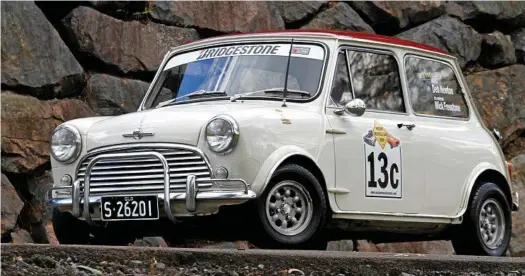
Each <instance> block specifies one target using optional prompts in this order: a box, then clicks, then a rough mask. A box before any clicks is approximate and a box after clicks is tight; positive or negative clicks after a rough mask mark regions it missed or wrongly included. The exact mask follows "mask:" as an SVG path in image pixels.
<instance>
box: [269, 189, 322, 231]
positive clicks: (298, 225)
mask: <svg viewBox="0 0 525 276" xmlns="http://www.w3.org/2000/svg"><path fill="white" fill-rule="evenodd" d="M265 211H266V218H267V219H268V222H269V223H270V225H271V226H272V228H273V229H274V230H275V231H277V232H279V233H280V234H283V235H287V236H291V235H297V234H299V233H301V232H302V231H304V229H306V227H307V226H308V225H309V224H310V222H311V220H312V212H313V206H312V198H311V196H310V193H309V192H308V191H307V190H306V189H304V188H303V187H302V186H301V185H300V184H299V183H297V182H295V181H291V180H285V181H282V182H280V183H278V184H277V185H275V187H273V188H272V190H271V191H270V192H269V193H268V196H267V198H266V209H265Z"/></svg>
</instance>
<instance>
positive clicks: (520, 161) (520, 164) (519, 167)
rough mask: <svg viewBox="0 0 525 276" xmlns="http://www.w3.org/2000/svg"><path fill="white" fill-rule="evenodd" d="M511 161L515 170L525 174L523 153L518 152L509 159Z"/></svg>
mask: <svg viewBox="0 0 525 276" xmlns="http://www.w3.org/2000/svg"><path fill="white" fill-rule="evenodd" d="M511 163H512V165H513V167H514V170H515V171H516V172H518V171H519V172H522V173H523V174H525V154H520V155H518V156H516V157H514V158H512V159H511Z"/></svg>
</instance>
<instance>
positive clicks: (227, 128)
mask: <svg viewBox="0 0 525 276" xmlns="http://www.w3.org/2000/svg"><path fill="white" fill-rule="evenodd" d="M205 136H206V142H207V143H208V147H209V148H210V150H212V151H213V152H216V153H222V154H228V153H230V152H231V151H232V150H233V149H234V148H235V145H236V144H237V140H238V139H239V126H238V125H237V123H236V122H235V120H234V119H233V118H231V117H230V116H226V115H220V116H216V117H214V118H213V119H211V120H210V121H209V122H208V124H207V125H206V135H205Z"/></svg>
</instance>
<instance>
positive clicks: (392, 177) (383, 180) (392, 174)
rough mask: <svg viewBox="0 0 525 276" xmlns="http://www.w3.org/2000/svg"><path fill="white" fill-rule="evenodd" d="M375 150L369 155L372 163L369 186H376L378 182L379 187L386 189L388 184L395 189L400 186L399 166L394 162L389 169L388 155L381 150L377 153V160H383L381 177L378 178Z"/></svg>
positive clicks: (368, 158)
mask: <svg viewBox="0 0 525 276" xmlns="http://www.w3.org/2000/svg"><path fill="white" fill-rule="evenodd" d="M374 153H375V152H370V154H369V155H368V157H367V161H368V162H369V163H370V170H369V171H370V180H368V187H369V188H376V187H377V184H379V187H381V188H382V189H385V188H386V187H387V186H388V185H390V186H392V188H393V189H394V190H395V189H397V187H398V186H399V178H398V174H399V167H398V165H397V164H396V163H392V165H390V169H388V155H386V154H385V153H384V152H381V153H379V154H378V155H377V161H378V162H381V167H380V170H381V176H380V178H379V179H376V176H375V163H376V159H375V158H374V156H375V154H374Z"/></svg>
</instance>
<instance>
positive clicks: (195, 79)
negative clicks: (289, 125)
mask: <svg viewBox="0 0 525 276" xmlns="http://www.w3.org/2000/svg"><path fill="white" fill-rule="evenodd" d="M289 53H290V44H270V43H263V44H243V45H228V46H219V47H214V48H205V49H202V50H195V51H191V52H186V53H182V54H178V55H175V56H173V57H171V58H170V59H169V60H168V62H167V63H166V65H165V66H164V68H162V71H161V74H160V75H159V78H158V80H157V84H156V85H155V86H154V87H155V89H154V90H153V91H152V93H151V95H150V97H152V98H151V99H148V100H147V101H146V103H150V104H148V105H147V106H146V108H155V107H158V106H159V105H164V104H166V103H182V102H188V101H191V100H195V99H200V100H207V99H212V98H221V97H223V98H224V97H226V98H229V97H231V96H235V95H239V94H247V93H251V94H250V95H249V96H247V97H246V98H253V99H255V98H254V97H257V98H261V97H264V98H276V97H277V98H282V96H283V95H282V93H279V92H280V91H278V90H279V89H281V88H283V87H284V83H285V76H286V64H287V61H288V54H289ZM324 60H325V50H324V48H323V47H321V46H319V45H313V44H294V45H293V48H292V54H291V58H290V69H289V72H288V84H287V85H288V86H287V87H288V89H290V90H295V91H299V92H300V93H288V94H287V96H286V97H287V98H288V99H292V100H293V99H302V100H307V99H310V98H312V97H314V96H315V95H316V94H317V92H318V90H319V85H320V80H321V77H322V74H323V66H324ZM269 90H272V91H269ZM276 90H277V91H276Z"/></svg>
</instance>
